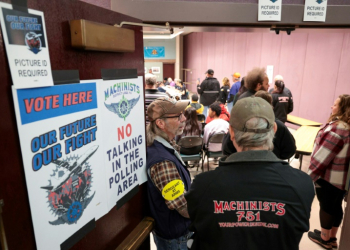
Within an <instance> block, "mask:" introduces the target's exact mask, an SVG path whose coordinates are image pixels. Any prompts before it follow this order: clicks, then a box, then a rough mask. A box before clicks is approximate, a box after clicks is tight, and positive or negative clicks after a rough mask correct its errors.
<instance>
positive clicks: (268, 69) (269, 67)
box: [266, 65, 273, 84]
mask: <svg viewBox="0 0 350 250" xmlns="http://www.w3.org/2000/svg"><path fill="white" fill-rule="evenodd" d="M266 75H267V77H268V78H269V83H270V84H271V83H272V82H273V65H267V67H266Z"/></svg>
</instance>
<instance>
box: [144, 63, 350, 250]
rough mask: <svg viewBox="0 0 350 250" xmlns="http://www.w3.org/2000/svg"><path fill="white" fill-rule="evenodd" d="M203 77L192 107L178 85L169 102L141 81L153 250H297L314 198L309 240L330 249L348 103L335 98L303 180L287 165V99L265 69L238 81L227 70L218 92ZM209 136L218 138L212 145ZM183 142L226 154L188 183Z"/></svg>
mask: <svg viewBox="0 0 350 250" xmlns="http://www.w3.org/2000/svg"><path fill="white" fill-rule="evenodd" d="M205 74H206V79H205V80H203V82H202V83H200V84H198V85H197V93H198V94H197V93H194V94H192V96H191V98H190V99H191V101H189V96H188V92H187V90H186V87H184V85H183V84H181V81H180V82H179V81H175V86H177V87H178V89H179V91H180V92H181V94H182V95H185V94H186V93H187V96H184V98H183V99H182V98H181V99H182V100H178V101H177V100H175V99H174V98H171V97H170V96H168V95H167V94H166V92H161V91H160V90H157V89H156V85H155V84H153V78H152V76H147V75H146V80H145V84H146V87H145V89H146V106H147V107H146V114H147V116H146V117H147V122H148V123H149V124H148V125H147V128H146V135H147V138H146V140H147V162H146V171H147V176H148V182H147V187H148V188H147V192H148V202H149V207H150V215H151V216H152V217H153V218H154V219H155V228H154V230H153V236H154V241H155V243H156V246H157V249H188V248H190V249H235V248H237V249H238V248H240V249H254V250H255V249H299V242H300V240H301V237H302V235H303V234H304V232H308V231H309V219H310V212H311V204H312V202H313V199H314V197H315V192H316V196H317V199H318V201H319V203H320V212H319V213H320V224H321V228H320V229H314V230H313V231H309V232H308V237H309V239H310V240H312V241H313V242H315V243H317V244H318V245H320V246H321V247H323V248H325V249H332V248H335V247H337V238H336V234H337V231H338V229H339V226H340V224H341V222H342V218H343V211H342V201H343V199H344V196H345V193H346V191H345V185H346V178H347V173H348V169H349V163H350V95H346V94H344V95H340V96H339V98H337V99H336V100H335V102H334V104H333V106H332V108H331V111H332V113H331V116H330V118H329V120H328V121H327V124H326V125H324V126H323V127H322V128H321V129H320V131H319V132H318V134H317V137H316V140H315V145H314V150H313V153H312V155H311V160H310V166H309V171H308V173H305V172H303V171H300V170H299V169H295V168H293V167H291V166H290V165H289V163H288V162H287V161H286V159H289V158H291V157H292V156H293V155H294V154H295V152H296V145H295V140H294V137H293V135H292V134H291V133H290V131H289V129H288V128H287V127H286V125H285V122H286V121H287V114H289V113H290V112H292V111H293V97H292V94H291V91H290V90H289V89H288V88H286V86H285V83H284V79H283V77H282V76H281V75H277V76H276V77H275V79H274V86H273V88H271V89H270V90H269V79H268V77H267V75H266V72H265V69H264V68H253V69H252V70H251V71H249V72H248V73H247V75H246V76H245V77H242V79H241V75H240V73H238V72H235V73H234V74H233V75H232V80H233V84H232V86H230V83H229V79H228V78H227V77H225V78H224V79H223V80H222V85H221V86H220V83H219V81H218V80H217V79H216V78H215V77H214V70H212V69H208V70H207V71H206V73H205ZM170 80H171V79H170ZM148 85H149V86H148ZM153 86H154V87H153ZM159 87H160V88H161V87H162V86H159ZM153 89H154V90H153ZM151 92H152V93H151ZM147 93H148V94H153V97H147ZM198 115H204V116H205V118H206V119H205V122H204V121H203V122H200V121H199V120H198ZM215 134H223V135H224V139H223V141H222V143H215V144H212V145H211V144H210V143H209V140H210V138H211V137H212V136H213V135H215ZM189 136H191V137H203V148H205V149H207V150H210V151H213V152H218V151H222V154H223V155H224V157H222V158H220V160H219V165H218V167H217V168H215V170H214V171H207V172H204V173H201V174H198V175H197V176H196V177H195V178H194V180H193V182H192V181H191V175H190V172H189V170H188V164H186V163H185V162H184V161H183V160H182V158H181V154H180V151H181V148H180V147H179V146H178V145H177V142H179V140H181V139H182V138H184V137H189ZM315 190H316V191H315ZM169 192H170V194H171V195H166V194H167V193H169Z"/></svg>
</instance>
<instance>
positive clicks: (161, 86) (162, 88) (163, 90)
mask: <svg viewBox="0 0 350 250" xmlns="http://www.w3.org/2000/svg"><path fill="white" fill-rule="evenodd" d="M158 91H159V92H163V93H166V89H165V85H164V81H163V82H160V83H159V86H158Z"/></svg>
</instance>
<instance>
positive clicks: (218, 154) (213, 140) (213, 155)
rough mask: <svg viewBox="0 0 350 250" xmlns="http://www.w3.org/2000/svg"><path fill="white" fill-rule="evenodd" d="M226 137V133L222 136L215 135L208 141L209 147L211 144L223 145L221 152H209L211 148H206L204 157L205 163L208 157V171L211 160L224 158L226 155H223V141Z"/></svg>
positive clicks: (221, 134)
mask: <svg viewBox="0 0 350 250" xmlns="http://www.w3.org/2000/svg"><path fill="white" fill-rule="evenodd" d="M224 137H225V134H224V133H220V134H214V135H212V136H211V137H210V138H209V140H208V145H207V146H209V144H211V143H220V144H221V149H220V151H217V152H213V151H209V148H205V149H204V153H203V155H204V157H203V161H202V162H204V161H205V157H207V165H208V171H209V158H216V157H223V156H224V155H223V154H222V141H223V139H224Z"/></svg>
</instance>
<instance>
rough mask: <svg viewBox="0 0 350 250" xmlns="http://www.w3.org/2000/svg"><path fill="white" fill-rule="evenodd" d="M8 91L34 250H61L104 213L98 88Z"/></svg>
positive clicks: (89, 85) (80, 86) (92, 85)
mask: <svg viewBox="0 0 350 250" xmlns="http://www.w3.org/2000/svg"><path fill="white" fill-rule="evenodd" d="M12 91H13V97H14V105H15V111H16V119H17V126H18V132H19V137H20V144H21V150H22V158H23V166H24V172H25V177H26V183H27V190H28V196H29V203H30V208H31V214H32V220H33V226H34V233H35V240H36V244H37V249H39V250H41V249H43V250H46V249H52V250H55V249H57V250H59V249H61V248H60V245H61V244H62V243H63V242H64V241H65V240H66V239H68V238H69V237H70V236H71V235H73V234H74V233H75V232H77V231H78V230H79V229H80V228H82V227H83V226H84V225H86V224H87V223H88V222H90V221H91V220H92V219H95V220H97V219H98V218H100V217H101V216H103V215H104V214H106V213H107V200H106V185H105V184H104V180H105V171H104V165H103V161H102V159H103V140H102V139H103V138H102V131H103V130H102V128H101V124H102V121H101V115H100V114H99V110H98V108H97V90H96V83H86V84H69V85H60V86H52V87H45V88H31V89H15V88H14V87H13V89H12Z"/></svg>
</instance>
